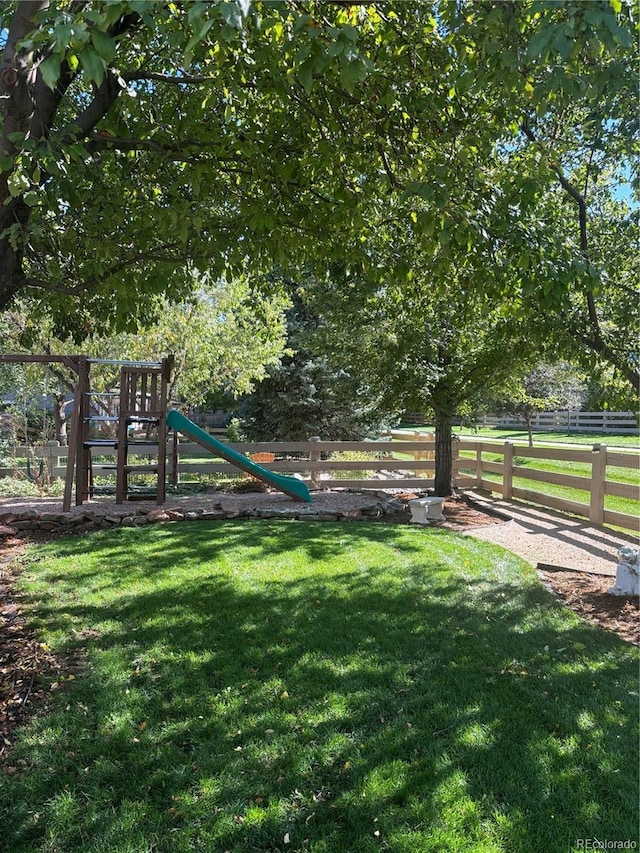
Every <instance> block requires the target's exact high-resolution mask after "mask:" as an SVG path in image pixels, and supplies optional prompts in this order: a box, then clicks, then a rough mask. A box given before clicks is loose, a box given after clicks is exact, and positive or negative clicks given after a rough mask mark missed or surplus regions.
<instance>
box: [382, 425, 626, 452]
mask: <svg viewBox="0 0 640 853" xmlns="http://www.w3.org/2000/svg"><path fill="white" fill-rule="evenodd" d="M398 428H399V429H407V430H413V431H414V432H434V430H435V427H434V426H431V425H424V426H413V425H406V424H404V425H401V426H400V427H398ZM454 433H455V434H456V435H459V436H464V437H465V438H483V439H485V438H486V439H490V440H492V439H493V440H495V441H513V442H514V443H515V442H518V443H520V442H521V443H523V444H528V443H529V436H528V434H527V431H526V429H521V430H517V429H497V428H494V427H486V428H482V429H477V430H473V429H471V428H470V427H462V426H460V427H454ZM533 443H534V445H544V444H606V445H607V447H630V448H634V449H638V448H640V435H629V434H627V433H625V434H619V433H612V432H608V433H598V432H534V433H533Z"/></svg>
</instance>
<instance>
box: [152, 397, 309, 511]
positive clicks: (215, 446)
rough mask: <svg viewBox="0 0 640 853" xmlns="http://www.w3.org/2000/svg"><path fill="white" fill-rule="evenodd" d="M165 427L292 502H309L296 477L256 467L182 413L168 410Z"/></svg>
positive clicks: (301, 484) (304, 489) (305, 491)
mask: <svg viewBox="0 0 640 853" xmlns="http://www.w3.org/2000/svg"><path fill="white" fill-rule="evenodd" d="M167 426H168V427H171V429H174V430H175V431H176V432H181V433H183V434H184V435H186V436H188V437H189V438H190V439H191V440H192V441H195V442H196V443H197V444H199V445H201V446H202V447H204V448H205V450H208V451H209V452H210V453H215V455H216V456H220V457H221V458H222V459H226V460H227V462H231V464H232V465H235V466H236V468H240V469H241V470H242V471H246V472H247V474H251V476H253V477H257V478H258V479H259V480H264V482H265V483H268V484H269V485H270V486H274V488H276V489H279V490H280V491H281V492H284V493H285V494H286V495H289V496H290V497H292V498H294V500H297V501H306V503H310V502H311V495H310V494H309V489H308V488H307V487H306V485H305V483H303V482H302V480H298V479H297V478H296V477H287V476H286V475H284V474H276V473H275V472H274V471H269V470H267V468H263V467H262V465H258V464H257V463H255V462H253V461H252V460H251V459H248V458H247V457H246V456H245V455H244V454H243V453H238V451H237V450H234V449H233V448H232V447H229V445H228V444H225V443H224V442H222V441H218V439H217V438H213V436H211V435H209V433H208V432H205V431H204V430H203V429H200V427H199V426H198V425H197V424H194V423H193V421H190V420H189V418H185V416H184V415H183V414H182V412H178V411H177V410H176V409H170V410H169V412H168V414H167Z"/></svg>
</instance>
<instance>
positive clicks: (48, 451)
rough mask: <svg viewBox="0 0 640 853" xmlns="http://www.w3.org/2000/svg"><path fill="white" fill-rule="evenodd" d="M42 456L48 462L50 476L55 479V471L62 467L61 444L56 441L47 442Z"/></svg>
mask: <svg viewBox="0 0 640 853" xmlns="http://www.w3.org/2000/svg"><path fill="white" fill-rule="evenodd" d="M42 455H43V456H44V457H45V458H46V460H47V465H48V468H49V476H50V477H55V476H56V474H55V473H54V469H55V468H59V467H60V442H59V441H56V440H55V439H53V440H52V441H46V442H45V444H44V448H43V453H42Z"/></svg>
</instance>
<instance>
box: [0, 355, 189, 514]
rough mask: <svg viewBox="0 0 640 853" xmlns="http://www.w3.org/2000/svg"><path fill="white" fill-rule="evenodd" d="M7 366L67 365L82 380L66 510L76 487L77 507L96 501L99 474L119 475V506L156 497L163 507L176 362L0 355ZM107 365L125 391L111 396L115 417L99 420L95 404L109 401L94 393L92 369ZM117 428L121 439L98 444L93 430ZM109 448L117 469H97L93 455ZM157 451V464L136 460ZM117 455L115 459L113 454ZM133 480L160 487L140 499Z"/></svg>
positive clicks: (105, 466)
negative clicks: (141, 477) (116, 370)
mask: <svg viewBox="0 0 640 853" xmlns="http://www.w3.org/2000/svg"><path fill="white" fill-rule="evenodd" d="M0 362H5V363H11V362H13V363H22V364H26V363H42V364H47V363H48V364H52V363H57V364H63V365H64V366H66V367H67V368H69V369H71V370H72V371H73V372H74V373H75V375H76V382H75V391H74V395H73V411H72V415H71V430H70V439H69V446H68V456H67V468H66V477H65V488H64V499H63V510H64V512H68V511H69V510H70V509H71V503H72V499H73V492H74V484H75V505H76V506H80V505H81V504H83V503H84V502H85V501H87V500H89V499H90V498H91V497H93V494H94V481H93V478H94V472H96V471H99V470H103V471H105V470H109V471H111V472H113V471H114V470H115V475H116V503H123V502H124V501H130V500H139V499H141V498H142V499H144V500H149V499H150V498H152V497H154V496H155V501H156V503H157V504H158V505H162V504H163V503H164V502H165V498H166V444H167V408H168V403H169V401H168V399H167V389H168V386H169V379H170V376H171V370H172V367H173V357H171V356H170V357H168V358H164V359H162V360H161V361H157V362H143V361H122V360H113V359H97V358H89V357H88V356H85V355H63V356H53V355H51V356H50V355H41V356H40V355H0ZM93 364H105V365H113V366H119V367H120V387H119V390H117V391H112V392H107V393H108V394H109V395H110V396H114V397H116V398H117V401H118V412H117V414H114V415H100V414H96V411H95V408H94V407H92V405H91V400H92V398H94V397H96V396H101V397H104V396H105V392H98V391H95V390H93V389H92V387H91V365H93ZM105 421H111V422H114V423H115V424H116V427H117V430H116V433H115V436H113V437H109V438H103V437H100V438H97V437H95V436H94V435H92V432H93V430H92V427H94V426H96V425H98V424H100V423H101V422H105ZM94 448H103V449H104V450H105V451H106V452H105V455H111V454H113V455H114V456H115V459H116V462H115V464H94V462H93V459H92V450H93V449H94ZM153 450H156V451H157V459H155V460H154V461H153V462H150V463H140V462H139V461H138V460H133V459H130V457H132V456H136V455H138V454H140V455H144V454H145V451H146V452H147V453H149V451H153ZM109 451H111V454H109ZM132 474H151V475H154V477H155V481H156V488H155V495H154V496H152V495H149V494H144V495H140V494H139V493H136V492H135V491H133V490H132V488H131V484H130V480H129V477H130V475H132Z"/></svg>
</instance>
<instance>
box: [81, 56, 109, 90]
mask: <svg viewBox="0 0 640 853" xmlns="http://www.w3.org/2000/svg"><path fill="white" fill-rule="evenodd" d="M80 63H81V64H82V67H83V68H84V70H85V73H86V75H87V78H88V79H89V80H91V81H92V82H94V83H95V84H96V86H99V85H100V84H101V83H102V81H103V80H104V72H105V69H106V67H107V65H106V62H105V61H104V59H103V58H102V57H101V56H98V54H97V53H96V52H95V51H93V50H91V49H87V50H83V51H82V53H81V54H80Z"/></svg>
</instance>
